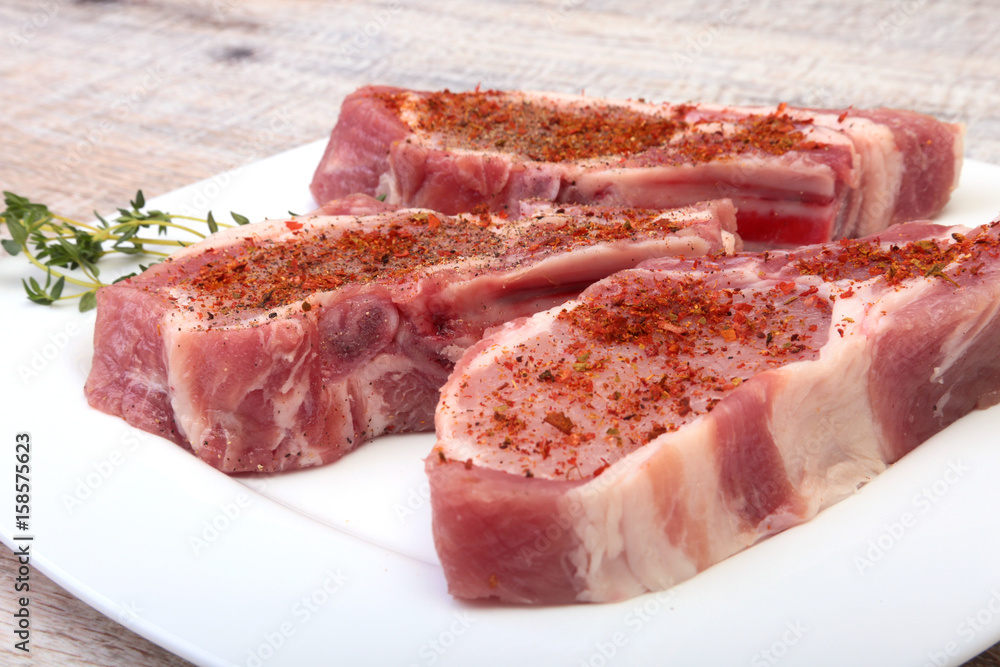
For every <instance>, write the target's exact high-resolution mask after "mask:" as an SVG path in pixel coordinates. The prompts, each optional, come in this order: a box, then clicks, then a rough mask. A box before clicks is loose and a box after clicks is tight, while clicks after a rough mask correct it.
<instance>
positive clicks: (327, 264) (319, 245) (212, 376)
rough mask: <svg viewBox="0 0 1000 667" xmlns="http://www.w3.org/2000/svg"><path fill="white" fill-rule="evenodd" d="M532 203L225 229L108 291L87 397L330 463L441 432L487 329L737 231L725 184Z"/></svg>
mask: <svg viewBox="0 0 1000 667" xmlns="http://www.w3.org/2000/svg"><path fill="white" fill-rule="evenodd" d="M525 210H526V214H525V216H523V217H521V218H519V219H517V220H506V219H504V218H503V217H500V216H497V215H491V214H488V213H482V214H469V215H462V216H454V217H452V216H444V215H441V214H435V213H433V212H431V211H426V210H415V209H399V208H398V207H396V206H392V205H386V204H384V203H382V202H379V201H376V200H375V199H372V198H370V197H368V196H365V195H357V196H354V197H351V198H349V199H345V200H341V201H336V202H331V203H328V204H327V205H325V206H324V207H322V208H321V209H320V211H319V212H318V214H314V215H310V216H304V217H298V218H292V219H289V220H273V221H267V222H263V223H259V224H254V225H249V226H244V227H239V228H235V229H230V230H227V231H224V232H221V233H219V234H216V235H214V236H212V237H210V238H209V239H207V240H206V241H204V242H203V243H199V244H197V245H194V246H190V247H188V248H185V249H184V250H182V251H180V252H178V253H176V254H175V255H174V256H173V257H171V258H170V259H169V260H167V261H166V262H164V263H162V264H158V265H156V266H154V267H152V268H150V269H148V270H147V271H146V272H144V273H142V274H141V275H139V276H137V277H134V278H131V279H129V280H127V281H124V282H121V283H117V284H115V285H112V286H109V287H105V288H103V289H101V290H100V291H99V292H98V295H97V323H96V330H95V333H94V362H93V367H92V370H91V373H90V377H89V378H88V380H87V385H86V394H87V398H88V400H89V402H90V404H91V405H92V406H94V407H96V408H98V409H100V410H103V411H105V412H108V413H110V414H114V415H119V416H121V417H123V418H124V419H125V420H126V421H127V422H129V423H130V424H133V425H135V426H137V427H139V428H142V429H145V430H147V431H150V432H152V433H157V434H161V435H163V436H164V437H166V438H169V439H172V440H174V441H175V442H177V443H179V444H182V445H184V446H187V447H190V449H191V450H192V451H193V452H194V453H195V454H196V455H197V456H198V457H200V458H201V459H203V460H204V461H206V462H207V463H209V464H211V465H212V466H215V467H216V468H218V469H220V470H222V471H225V472H230V473H232V472H243V471H267V472H273V471H280V470H289V469H294V468H301V467H306V466H313V465H319V464H323V463H328V462H330V461H333V460H335V459H337V458H339V457H340V456H342V455H343V454H345V453H346V452H348V451H350V450H351V449H353V448H354V447H356V446H357V445H358V444H360V443H361V442H363V441H365V440H367V439H370V438H372V437H374V436H377V435H379V434H382V433H393V432H395V433H400V432H404V431H424V430H430V428H431V427H432V423H433V412H434V405H435V404H436V402H437V399H438V390H439V388H440V386H441V385H442V384H443V383H444V382H445V380H446V378H447V376H448V373H449V372H450V371H451V369H452V367H453V365H454V362H455V360H456V359H458V357H459V356H461V354H462V352H463V351H464V350H465V348H467V347H468V346H469V345H471V344H472V343H474V342H476V341H478V340H479V339H480V338H481V337H482V336H483V333H484V331H485V330H486V329H487V328H489V327H492V326H495V325H498V324H501V323H503V322H505V321H508V320H510V319H513V318H517V317H521V316H525V315H528V314H531V313H534V312H538V311H540V310H545V309H547V308H550V307H552V306H554V305H556V304H559V303H562V302H564V301H565V300H567V299H569V298H572V297H575V296H576V295H577V294H579V292H580V291H581V290H582V289H584V288H585V287H586V286H587V285H589V284H590V283H592V282H594V281H596V280H598V279H600V278H603V277H605V276H607V275H610V274H611V273H614V272H615V271H618V270H621V269H624V268H630V267H634V266H636V265H637V264H638V263H640V262H641V261H643V260H647V259H650V258H653V257H660V256H671V255H692V256H698V255H705V254H709V253H721V252H732V251H733V249H734V248H736V247H738V246H739V239H738V237H736V236H735V235H734V234H733V233H732V230H733V229H735V224H736V223H735V213H734V210H733V206H732V204H731V203H730V202H728V201H725V200H721V201H716V202H709V203H704V204H699V205H697V206H692V207H687V208H683V209H679V210H673V211H639V210H634V209H609V208H600V207H572V206H567V207H564V208H561V209H555V208H552V207H549V206H545V205H539V204H532V205H526V209H525Z"/></svg>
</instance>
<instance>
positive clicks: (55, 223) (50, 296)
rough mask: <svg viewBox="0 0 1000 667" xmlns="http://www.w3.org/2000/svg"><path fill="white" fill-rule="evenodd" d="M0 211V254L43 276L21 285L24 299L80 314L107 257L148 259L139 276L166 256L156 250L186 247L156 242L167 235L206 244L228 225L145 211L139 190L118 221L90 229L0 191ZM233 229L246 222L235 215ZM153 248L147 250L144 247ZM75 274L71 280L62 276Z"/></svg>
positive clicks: (100, 221)
mask: <svg viewBox="0 0 1000 667" xmlns="http://www.w3.org/2000/svg"><path fill="white" fill-rule="evenodd" d="M3 196H4V204H5V205H6V208H5V209H4V211H3V213H0V221H2V222H3V223H4V224H6V225H7V229H8V230H10V235H11V238H10V239H4V240H3V241H2V244H3V247H4V249H5V250H6V251H7V252H8V253H10V254H11V255H17V254H20V253H24V256H25V257H26V258H27V259H28V261H29V262H31V263H32V264H34V265H35V266H36V267H38V268H39V269H41V270H42V271H44V272H45V274H46V275H45V283H44V284H42V283H40V282H39V281H38V280H36V279H35V278H28V279H27V280H22V281H21V283H22V284H23V285H24V290H25V292H27V295H28V298H29V299H30V300H31V301H33V302H35V303H37V304H41V305H45V306H49V305H52V304H53V303H55V302H57V301H62V300H67V299H79V300H80V303H79V306H80V312H86V311H88V310H91V309H92V308H94V306H96V305H97V290H98V288H100V287H104V286H106V285H108V284H109V283H105V282H102V281H101V279H100V275H101V271H100V268H99V267H98V265H97V264H98V262H99V261H100V260H101V259H102V258H104V257H106V256H108V255H111V254H114V253H118V254H122V255H145V256H151V257H153V258H154V261H152V262H150V263H149V264H147V265H142V264H140V265H139V272H141V271H145V270H146V269H148V268H149V267H150V266H151V265H152V264H155V263H157V262H160V261H162V260H163V259H164V258H165V257H167V256H169V255H170V253H169V252H164V251H163V250H156V249H155V248H157V247H164V248H166V247H170V246H173V247H175V248H176V247H184V246H187V245H190V243H191V241H177V240H174V239H168V238H161V237H162V236H163V235H165V234H166V233H167V230H168V229H176V230H178V231H180V232H183V233H185V234H189V235H191V236H193V237H194V238H195V240H201V239H204V238H206V237H207V236H208V235H209V234H214V233H215V232H217V231H219V229H220V228H222V227H232V225H230V224H227V223H222V222H217V221H216V220H215V218H214V217H213V216H212V213H211V212H209V214H208V216H207V217H206V218H197V217H192V216H188V215H178V214H175V213H165V212H163V211H158V210H151V211H150V210H146V199H145V197H143V195H142V190H139V191H137V192H136V193H135V199H133V200H131V201H130V202H129V208H119V209H118V217H116V218H114V220H111V221H108V220H107V219H105V218H104V217H103V216H101V215H100V214H98V213H97V212H95V213H94V216H95V217H96V218H97V221H96V222H95V223H93V224H87V223H83V222H79V221H77V220H71V219H70V218H66V217H63V216H61V215H56V214H54V213H52V212H51V211H50V210H49V208H48V206H46V205H45V204H39V203H37V202H33V201H31V200H29V199H28V198H27V197H22V196H20V195H16V194H14V193H13V192H7V191H4V193H3ZM230 215H231V216H232V218H233V221H234V222H235V223H236V224H237V225H245V224H247V223H248V222H250V221H249V220H248V219H247V218H246V217H245V216H242V215H240V214H239V213H230ZM175 220H181V221H189V222H196V223H201V224H204V225H206V226H207V227H208V233H207V234H205V233H202V232H200V231H198V230H197V229H193V228H192V226H190V225H188V224H182V223H178V222H174V221H175ZM154 227H155V228H156V235H155V236H140V235H139V233H140V232H141V231H142V230H151V229H153V228H154ZM149 246H153V247H149ZM67 271H75V272H76V275H73V274H70V273H67ZM134 275H136V273H130V274H128V275H126V276H122V277H120V278H118V279H117V280H115V281H114V282H119V281H121V280H125V279H126V278H131V277H132V276H134ZM67 283H69V284H71V285H75V286H77V287H80V288H82V290H81V291H77V292H75V293H73V294H63V290H64V289H65V287H66V284H67Z"/></svg>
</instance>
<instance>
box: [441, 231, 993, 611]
mask: <svg viewBox="0 0 1000 667" xmlns="http://www.w3.org/2000/svg"><path fill="white" fill-rule="evenodd" d="M997 402H1000V223H993V224H992V225H989V226H986V227H981V228H976V229H973V230H969V229H967V228H956V227H951V228H948V227H941V226H937V225H933V224H931V223H926V222H913V223H910V224H907V225H898V226H895V227H892V228H891V229H890V230H887V231H886V232H884V233H882V234H881V235H880V236H875V237H869V238H866V239H861V240H850V241H848V240H845V241H841V242H836V243H831V244H826V245H817V246H809V247H806V248H802V249H798V250H794V251H773V252H769V253H763V254H757V255H755V254H737V255H735V256H731V257H715V258H707V259H706V258H700V259H699V258H696V259H657V260H651V261H649V262H646V263H644V264H643V265H641V266H640V267H638V268H636V269H633V270H629V271H623V272H621V273H618V274H615V275H613V276H611V277H609V278H607V279H605V280H603V281H601V282H599V283H597V284H595V285H593V286H592V287H590V288H589V289H587V290H586V291H585V292H583V293H582V294H581V295H580V297H579V298H578V299H575V300H573V301H570V302H567V303H566V304H564V305H563V306H558V307H556V308H553V309H551V310H548V311H545V312H542V313H539V314H537V315H534V316H532V317H530V318H527V319H524V320H521V321H518V322H513V323H510V324H508V325H506V326H504V327H502V328H500V329H497V330H496V331H494V332H492V333H491V334H490V335H489V336H487V337H486V338H484V339H483V340H482V341H480V342H479V343H477V344H476V345H474V346H473V347H471V348H470V349H469V350H468V351H467V352H466V354H465V355H464V356H463V357H462V359H461V360H460V361H459V362H458V364H457V365H456V368H455V371H454V373H453V375H452V377H451V379H450V380H449V381H448V383H447V384H446V385H445V387H444V388H443V389H442V395H441V402H440V404H439V407H438V412H437V416H436V429H437V434H438V443H437V445H436V447H435V448H434V450H433V452H432V453H431V455H430V456H429V457H428V458H427V462H426V467H427V472H428V475H429V478H430V489H431V503H432V508H433V525H434V537H435V544H436V546H437V550H438V554H439V556H440V558H441V562H442V565H443V567H444V571H445V574H446V576H447V579H448V585H449V590H450V591H451V592H452V593H453V594H454V595H456V596H459V597H464V598H479V597H497V598H500V599H502V600H507V601H515V602H531V603H559V602H570V601H609V600H621V599H623V598H627V597H629V596H633V595H637V594H639V593H643V592H645V591H651V590H661V589H665V588H667V587H669V586H671V585H673V584H675V583H677V582H679V581H682V580H684V579H686V578H688V577H691V576H692V575H694V574H695V573H697V572H699V571H701V570H704V569H705V568H707V567H709V566H711V565H712V564H714V563H717V562H719V561H721V560H723V559H724V558H726V557H728V556H730V555H732V554H734V553H736V552H738V551H740V550H741V549H744V548H745V547H747V546H750V545H752V544H754V543H755V542H757V541H758V540H760V539H762V538H764V537H766V536H768V535H771V534H773V533H775V532H778V531H780V530H783V529H785V528H787V527H789V526H792V525H795V524H797V523H800V522H803V521H806V520H808V519H809V518H811V517H813V516H815V514H816V513H817V512H819V511H820V510H821V509H823V508H824V507H827V506H829V505H831V504H832V503H835V502H837V501H838V500H840V499H842V498H843V497H845V496H847V495H850V494H851V493H853V492H854V491H855V490H856V489H857V488H858V487H859V486H860V485H862V484H864V483H865V482H867V481H869V480H870V479H871V478H872V477H874V476H875V475H877V474H878V473H879V472H881V471H882V470H884V469H885V467H886V466H887V465H889V464H891V463H893V462H894V461H896V460H898V459H899V458H900V457H902V456H903V455H905V454H906V453H907V452H909V451H911V450H912V449H913V448H915V447H917V446H918V445H919V444H920V443H922V442H924V441H925V440H926V439H927V438H929V437H931V436H932V435H934V434H935V433H937V432H938V431H940V430H941V429H943V428H944V427H946V426H948V425H949V424H951V423H952V422H954V421H956V420H957V419H959V418H960V417H961V416H963V415H965V414H967V413H968V412H970V411H971V410H973V409H975V408H977V407H986V406H988V405H991V404H995V403H997Z"/></svg>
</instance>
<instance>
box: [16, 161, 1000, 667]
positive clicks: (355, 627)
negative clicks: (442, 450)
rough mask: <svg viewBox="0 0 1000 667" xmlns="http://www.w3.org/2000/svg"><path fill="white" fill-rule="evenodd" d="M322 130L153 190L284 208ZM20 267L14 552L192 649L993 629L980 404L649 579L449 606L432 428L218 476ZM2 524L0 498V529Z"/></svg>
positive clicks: (997, 628) (222, 211)
mask: <svg viewBox="0 0 1000 667" xmlns="http://www.w3.org/2000/svg"><path fill="white" fill-rule="evenodd" d="M322 148H323V143H322V142H317V143H314V144H309V145H307V146H303V147H302V148H300V149H297V150H294V151H290V152H288V153H285V154H282V155H278V156H275V157H273V158H269V159H267V160H264V161H262V162H259V163H256V164H254V165H252V166H250V167H246V168H243V169H241V170H238V171H236V172H230V173H227V174H222V175H220V176H217V177H215V178H213V179H209V180H207V181H203V182H201V183H197V184H195V185H192V186H190V187H187V188H184V189H182V190H180V191H177V192H175V193H172V194H170V195H166V196H164V197H160V198H158V199H157V200H156V201H154V202H152V205H154V206H156V207H160V208H164V209H168V210H172V211H180V210H185V209H187V210H190V211H192V212H195V211H197V212H204V211H205V210H206V209H207V208H208V207H211V208H213V210H214V211H215V213H216V216H217V217H218V218H219V219H223V218H226V217H227V215H228V211H229V210H230V209H234V210H237V211H239V212H242V213H244V214H247V215H250V216H251V217H252V218H254V219H259V218H262V217H265V216H281V215H284V214H285V213H286V211H287V210H289V209H291V210H293V211H296V212H304V211H306V210H308V209H309V208H310V206H311V205H312V201H311V198H310V196H309V194H308V190H307V188H306V184H307V183H308V182H309V179H310V176H311V172H312V169H313V167H314V165H315V164H316V163H317V161H318V159H319V155H320V153H321V151H322ZM997 182H1000V168H997V167H993V166H989V165H985V164H982V163H975V162H970V163H968V164H967V166H966V170H965V173H964V176H963V180H962V186H961V188H960V189H959V190H958V191H957V192H956V193H955V196H954V200H953V202H952V203H951V204H949V206H948V208H947V210H946V211H945V213H944V214H943V215H942V216H941V220H942V221H947V222H949V223H965V224H982V223H985V222H988V221H989V220H991V219H992V218H993V217H995V215H996V214H997V213H998V212H1000V194H997V190H996V188H995V184H996V183H997ZM25 271H26V266H25V264H24V261H23V259H20V258H17V259H11V258H9V257H3V258H2V259H0V307H2V309H3V312H4V313H5V317H4V325H3V342H4V345H3V349H4V355H3V359H4V362H3V363H4V364H5V371H6V375H5V380H4V382H3V384H2V386H0V405H2V406H3V411H2V414H3V432H2V437H3V438H4V440H5V441H6V444H5V445H4V447H3V448H2V453H0V457H2V458H0V469H2V470H6V471H8V472H5V473H4V474H3V477H4V478H5V479H7V480H8V482H7V483H8V484H9V482H10V479H11V478H12V477H13V473H12V471H13V468H14V465H15V461H14V451H13V450H14V446H13V443H14V438H15V434H17V433H18V432H22V431H24V432H28V433H29V434H30V435H31V439H32V445H31V447H32V448H31V483H32V495H31V519H30V528H29V531H28V533H30V534H31V535H32V536H33V537H34V539H33V542H32V554H33V557H32V561H31V562H32V565H33V566H34V567H36V568H38V569H39V570H41V571H43V572H45V573H46V574H47V575H49V576H50V577H51V578H52V579H54V580H55V581H57V582H59V583H60V584H61V585H63V586H65V587H66V588H67V589H69V590H70V591H72V592H73V593H74V594H76V595H78V596H79V597H81V598H82V599H84V600H85V601H87V602H88V603H89V604H91V605H93V606H94V607H96V608H97V609H99V610H101V611H102V612H103V613H105V614H107V615H108V616H110V617H112V618H114V619H116V620H118V621H120V622H122V623H123V624H125V625H126V626H128V627H130V628H132V629H133V630H135V631H136V632H138V633H140V634H142V635H144V636H146V637H148V638H149V639H151V640H153V641H155V642H157V643H158V644H161V645H162V646H164V647H166V648H167V649H169V650H171V651H173V652H175V653H177V654H179V655H181V656H183V657H185V658H187V659H189V660H191V661H193V662H195V663H199V664H204V665H215V664H240V665H247V666H250V667H253V666H257V667H261V666H263V665H267V666H268V667H270V666H272V665H311V664H330V665H332V664H337V665H349V664H379V665H393V664H395V665H464V664H477V665H492V664H518V665H572V666H579V665H587V666H591V667H601V666H602V665H608V664H613V663H614V664H667V663H670V664H677V665H695V664H697V665H740V664H743V665H752V666H754V667H758V666H765V665H766V666H772V665H777V664H779V663H780V664H782V665H889V664H891V665H897V666H898V665H914V666H922V665H936V666H940V665H945V664H952V665H954V664H958V663H960V662H961V661H962V660H964V659H967V658H969V657H971V656H973V655H975V654H977V653H978V652H980V651H982V650H983V649H985V648H986V647H988V646H989V645H991V644H992V643H994V642H996V641H997V640H998V639H1000V567H998V565H997V563H1000V512H998V511H997V509H998V508H1000V483H998V480H1000V447H997V446H996V440H997V435H996V433H997V431H998V430H1000V409H998V408H993V409H991V410H987V411H982V412H979V413H976V414H974V415H971V416H969V417H967V418H965V419H963V420H961V421H960V422H959V423H957V424H955V425H954V426H952V427H951V428H949V429H948V430H947V431H946V432H944V433H942V434H940V435H939V436H938V437H936V438H934V439H933V440H932V441H930V442H928V443H926V444H924V445H923V446H921V447H920V448H919V449H918V450H917V451H916V452H914V453H912V454H910V455H908V456H907V457H906V458H904V459H903V460H902V461H901V462H899V463H898V464H896V465H895V466H893V467H892V468H891V469H890V470H889V471H888V472H886V473H885V474H883V475H882V476H881V477H879V478H878V479H876V480H875V481H874V482H872V483H871V484H869V485H868V486H866V487H865V488H864V489H862V490H861V491H860V492H859V493H858V494H857V495H855V496H854V497H852V498H849V499H847V500H845V501H843V502H842V503H840V504H838V505H836V506H834V507H832V508H830V509H829V510H827V511H825V512H823V513H822V514H821V515H820V516H819V517H818V518H817V519H815V520H814V521H812V522H810V523H808V524H806V525H803V526H800V527H797V528H793V529H791V530H788V531H786V532H785V533H782V534H780V535H778V536H776V537H774V538H772V539H770V540H767V541H766V542H764V543H762V544H760V545H757V546H755V547H753V548H752V549H749V550H748V551H746V552H744V553H742V554H739V555H737V556H735V557H733V558H730V559H729V560H727V561H725V562H724V563H721V564H719V565H717V566H715V567H713V568H711V569H710V570H709V571H708V572H705V573H703V574H700V575H698V576H697V577H695V578H694V579H693V580H691V581H689V582H686V583H684V584H681V585H680V586H677V587H675V588H674V589H673V590H671V591H669V592H666V593H660V594H650V595H647V596H644V597H639V598H636V599H633V600H629V601H626V602H623V603H620V604H602V605H571V606H565V607H541V608H531V607H518V606H504V605H496V604H488V603H476V604H469V603H463V602H458V601H456V600H454V599H452V598H451V597H449V596H448V594H447V592H446V588H445V581H444V577H443V575H442V573H441V569H440V567H439V565H438V563H437V558H436V556H435V553H434V550H433V545H432V541H431V534H430V509H429V503H428V502H427V495H428V488H427V482H426V480H425V478H424V475H423V465H422V458H423V457H424V455H425V454H426V453H427V452H428V451H429V450H430V447H431V443H432V436H429V435H420V436H408V437H393V438H383V439H380V440H378V441H376V442H373V443H369V444H367V445H365V446H364V447H362V448H361V449H360V450H359V451H357V452H355V453H353V454H351V455H350V456H348V457H346V458H345V459H343V460H342V461H340V462H338V463H336V464H334V465H331V466H327V467H325V468H320V469H314V470H307V471H303V472H298V473H292V474H287V475H284V476H275V477H260V478H240V479H233V478H229V477H226V476H224V475H222V474H220V473H218V472H216V471H215V470H212V469H210V468H209V467H208V466H206V465H204V464H202V463H201V462H199V461H197V460H196V459H194V458H193V457H192V456H191V455H190V454H188V453H186V452H185V451H183V450H182V449H181V448H179V447H177V446H176V445H173V444H170V443H168V442H166V441H164V440H161V439H159V438H156V437H154V436H151V435H148V434H145V433H142V432H140V431H136V430H134V429H132V428H130V427H128V426H126V425H125V424H124V423H123V422H121V421H120V420H118V419H116V418H112V417H109V416H106V415H103V414H100V413H98V412H96V411H93V410H91V409H89V408H88V407H87V405H86V402H85V401H84V398H83V392H82V387H83V383H84V379H85V377H86V373H87V370H88V367H89V363H90V362H89V359H90V354H91V340H90V339H91V334H92V330H93V314H88V315H80V314H78V313H77V312H75V310H74V309H73V308H72V307H59V308H41V307H38V306H35V305H32V304H30V303H29V302H28V301H27V300H26V299H25V298H24V295H23V293H22V291H21V286H20V278H21V277H22V276H23V275H24V273H25ZM8 489H9V487H8ZM4 493H6V494H10V493H11V492H10V491H9V490H8V491H5V492H4ZM7 497H8V498H10V497H11V496H10V495H8V496H7ZM24 535H25V533H24V532H23V531H19V530H18V531H15V525H14V517H13V512H12V508H11V507H10V505H9V504H8V505H7V507H5V508H4V509H2V510H0V537H2V540H3V542H4V543H6V544H8V545H11V544H13V543H14V542H13V538H14V537H15V536H20V537H23V536H24ZM3 594H4V595H11V592H8V591H4V592H3ZM36 631H41V630H40V629H39V630H36Z"/></svg>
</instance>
